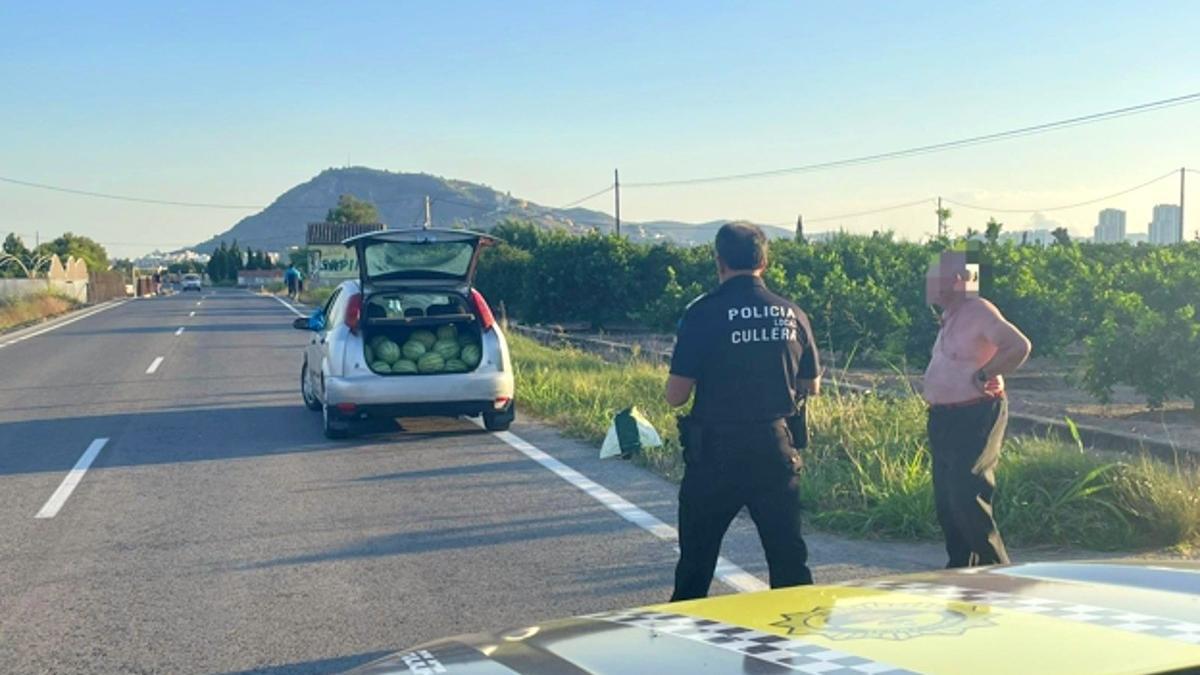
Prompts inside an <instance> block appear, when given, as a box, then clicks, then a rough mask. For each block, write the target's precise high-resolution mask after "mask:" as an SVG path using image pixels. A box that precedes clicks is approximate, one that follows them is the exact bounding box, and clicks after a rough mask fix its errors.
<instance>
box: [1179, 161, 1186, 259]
mask: <svg viewBox="0 0 1200 675" xmlns="http://www.w3.org/2000/svg"><path fill="white" fill-rule="evenodd" d="M1186 173H1187V167H1181V168H1180V169H1179V242H1180V243H1183V176H1184V174H1186Z"/></svg>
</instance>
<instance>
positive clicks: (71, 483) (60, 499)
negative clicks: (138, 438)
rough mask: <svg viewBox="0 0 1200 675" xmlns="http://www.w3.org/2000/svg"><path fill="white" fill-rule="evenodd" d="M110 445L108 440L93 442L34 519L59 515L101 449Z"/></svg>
mask: <svg viewBox="0 0 1200 675" xmlns="http://www.w3.org/2000/svg"><path fill="white" fill-rule="evenodd" d="M106 443H108V439H107V438H97V439H95V440H94V441H92V443H91V445H89V446H88V447H87V450H84V451H83V455H81V456H80V457H79V461H78V462H75V466H74V467H72V468H71V470H70V471H68V472H67V477H66V478H63V482H62V483H60V484H59V486H58V489H57V490H55V491H54V494H52V495H50V499H48V500H46V504H45V506H43V507H42V510H41V511H38V512H37V515H36V516H34V518H53V517H54V516H57V515H58V511H59V509H61V508H62V507H63V504H66V503H67V498H68V497H70V496H71V493H72V492H74V491H75V486H77V485H79V481H81V480H83V474H85V473H87V470H88V467H89V466H91V465H92V462H93V461H95V459H96V455H98V454H100V450H101V448H103V447H104V445H105V444H106Z"/></svg>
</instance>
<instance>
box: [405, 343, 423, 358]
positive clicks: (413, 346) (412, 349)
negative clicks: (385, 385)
mask: <svg viewBox="0 0 1200 675" xmlns="http://www.w3.org/2000/svg"><path fill="white" fill-rule="evenodd" d="M427 351H429V350H428V349H426V348H425V343H424V342H420V341H418V340H409V341H408V342H405V343H404V358H406V359H408V360H409V361H416V360H417V359H419V358H421V357H422V356H424V355H425V352H427Z"/></svg>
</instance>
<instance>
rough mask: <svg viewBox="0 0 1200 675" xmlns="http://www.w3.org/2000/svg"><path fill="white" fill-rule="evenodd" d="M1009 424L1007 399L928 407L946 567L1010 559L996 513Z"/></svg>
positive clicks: (991, 563) (930, 443) (967, 565)
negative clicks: (994, 498) (995, 498)
mask: <svg viewBox="0 0 1200 675" xmlns="http://www.w3.org/2000/svg"><path fill="white" fill-rule="evenodd" d="M1007 425H1008V401H1007V399H1005V398H1004V397H1002V396H1001V397H997V398H994V399H990V400H984V401H980V402H977V403H973V404H970V405H963V406H948V407H947V406H934V407H933V408H931V409H930V411H929V425H928V429H929V446H930V450H931V451H932V453H933V494H934V503H935V505H936V507H937V516H938V522H939V523H941V525H942V532H943V534H944V535H945V537H946V553H947V554H948V555H949V558H950V559H949V562H948V563H947V564H946V567H974V566H976V565H994V564H998V563H1007V562H1008V552H1007V551H1005V549H1004V540H1002V539H1001V538H1000V531H999V530H997V529H996V520H995V518H994V517H993V516H992V495H993V494H994V493H995V490H996V464H997V462H998V461H999V460H1000V447H1001V446H1002V445H1003V443H1004V430H1005V428H1006V427H1007Z"/></svg>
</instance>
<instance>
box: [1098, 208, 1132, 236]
mask: <svg viewBox="0 0 1200 675" xmlns="http://www.w3.org/2000/svg"><path fill="white" fill-rule="evenodd" d="M1095 241H1096V243H1098V244H1116V243H1119V242H1122V241H1125V212H1124V211H1122V210H1120V209H1104V210H1103V211H1101V212H1100V224H1099V225H1097V226H1096V236H1095Z"/></svg>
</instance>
